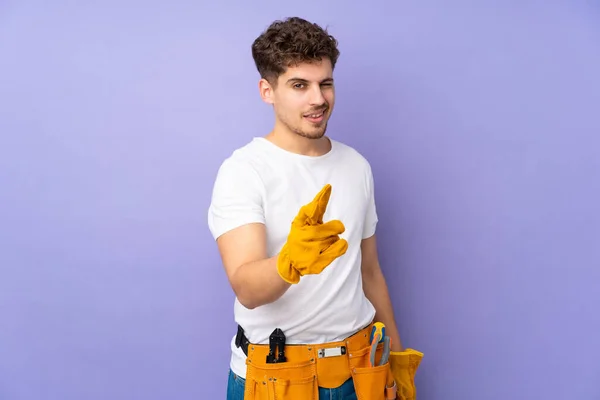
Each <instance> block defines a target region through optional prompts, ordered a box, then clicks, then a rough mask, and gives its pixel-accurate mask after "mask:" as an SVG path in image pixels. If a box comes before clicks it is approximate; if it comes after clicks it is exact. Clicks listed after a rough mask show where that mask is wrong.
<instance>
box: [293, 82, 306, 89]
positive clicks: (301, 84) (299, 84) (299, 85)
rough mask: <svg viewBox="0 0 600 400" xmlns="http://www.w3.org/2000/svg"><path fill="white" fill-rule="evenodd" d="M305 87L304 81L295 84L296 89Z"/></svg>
mask: <svg viewBox="0 0 600 400" xmlns="http://www.w3.org/2000/svg"><path fill="white" fill-rule="evenodd" d="M303 87H304V84H303V83H296V84H294V89H302V88H303Z"/></svg>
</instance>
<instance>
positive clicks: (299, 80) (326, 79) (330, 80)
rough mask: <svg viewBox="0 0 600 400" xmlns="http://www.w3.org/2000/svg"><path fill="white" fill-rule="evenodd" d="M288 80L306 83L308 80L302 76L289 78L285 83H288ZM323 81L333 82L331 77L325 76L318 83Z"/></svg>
mask: <svg viewBox="0 0 600 400" xmlns="http://www.w3.org/2000/svg"><path fill="white" fill-rule="evenodd" d="M290 82H301V83H308V81H307V80H306V79H303V78H290V79H288V80H287V83H290ZM325 82H333V78H325V79H323V80H322V81H321V82H320V83H325Z"/></svg>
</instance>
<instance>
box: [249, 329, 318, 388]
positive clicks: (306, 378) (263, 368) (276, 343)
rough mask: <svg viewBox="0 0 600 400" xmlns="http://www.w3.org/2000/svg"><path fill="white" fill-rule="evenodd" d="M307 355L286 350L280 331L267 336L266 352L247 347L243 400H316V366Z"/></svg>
mask: <svg viewBox="0 0 600 400" xmlns="http://www.w3.org/2000/svg"><path fill="white" fill-rule="evenodd" d="M265 351H268V353H266V354H265ZM288 351H289V352H290V354H289V355H286V352H288ZM311 351H312V348H310V347H305V346H296V347H294V346H291V347H289V346H288V347H286V346H285V335H284V334H283V332H282V331H281V330H280V329H275V330H274V331H273V333H271V336H270V337H269V346H268V350H267V349H265V347H264V346H255V345H252V344H250V345H249V347H248V358H247V359H246V386H245V390H244V399H245V400H275V399H289V400H318V398H319V386H318V383H317V366H316V362H315V358H314V355H313V353H311Z"/></svg>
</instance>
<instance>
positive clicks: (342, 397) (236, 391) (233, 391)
mask: <svg viewBox="0 0 600 400" xmlns="http://www.w3.org/2000/svg"><path fill="white" fill-rule="evenodd" d="M245 385H246V380H245V379H244V378H241V377H239V376H237V375H236V374H234V373H233V371H231V370H229V381H228V383H227V400H244V386H245ZM319 400H357V399H356V392H355V391H354V382H353V381H352V379H348V380H347V381H346V382H344V383H343V384H342V386H340V387H338V388H335V389H325V388H319Z"/></svg>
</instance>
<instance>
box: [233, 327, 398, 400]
mask: <svg viewBox="0 0 600 400" xmlns="http://www.w3.org/2000/svg"><path fill="white" fill-rule="evenodd" d="M371 327H372V325H369V326H367V327H365V328H363V329H362V330H360V331H359V332H357V333H356V334H354V335H352V336H350V337H348V338H347V339H346V340H343V341H340V342H332V343H324V344H310V345H304V344H303V345H297V344H292V345H285V344H284V345H283V350H284V351H283V352H281V349H280V348H274V346H273V345H274V344H275V345H277V335H278V334H281V335H282V332H281V331H279V330H277V329H276V330H275V331H274V332H273V334H272V335H271V340H270V344H269V345H256V344H251V343H248V342H247V340H246V341H245V342H244V340H242V339H239V337H240V332H239V331H238V343H239V345H240V346H241V347H243V348H244V352H246V350H247V352H246V354H247V359H246V366H247V369H246V386H245V392H244V399H245V400H275V399H286V400H311V399H314V400H316V399H318V398H319V387H324V388H336V387H339V386H341V385H342V384H343V383H344V382H346V381H347V380H348V379H350V378H352V379H353V382H354V388H355V391H356V395H357V398H358V400H394V399H396V384H395V382H394V377H393V375H392V372H391V369H390V365H389V363H388V362H386V363H385V364H383V365H378V364H379V360H380V359H381V355H382V352H383V343H379V345H378V347H377V352H376V356H375V361H376V363H375V366H373V367H371V366H370V365H369V358H370V357H369V356H370V351H371V343H370V342H369V337H370V333H371ZM284 341H285V337H284V336H283V340H282V341H281V342H284ZM281 342H280V343H279V344H281Z"/></svg>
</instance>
